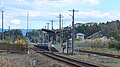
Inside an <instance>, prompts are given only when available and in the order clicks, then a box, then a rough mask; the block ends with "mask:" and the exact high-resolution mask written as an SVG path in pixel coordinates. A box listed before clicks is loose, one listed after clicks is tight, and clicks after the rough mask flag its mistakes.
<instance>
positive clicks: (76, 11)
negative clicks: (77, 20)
mask: <svg viewBox="0 0 120 67" xmlns="http://www.w3.org/2000/svg"><path fill="white" fill-rule="evenodd" d="M69 11H72V12H73V15H72V54H74V12H78V10H74V9H73V10H69Z"/></svg>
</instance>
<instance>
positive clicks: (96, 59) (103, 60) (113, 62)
mask: <svg viewBox="0 0 120 67" xmlns="http://www.w3.org/2000/svg"><path fill="white" fill-rule="evenodd" d="M70 57H72V58H75V59H80V60H83V61H86V62H92V63H95V64H102V65H105V66H110V67H119V66H120V60H119V59H115V58H109V57H101V56H98V55H93V54H91V55H90V56H89V55H88V54H85V53H83V54H82V53H81V54H77V55H72V56H70Z"/></svg>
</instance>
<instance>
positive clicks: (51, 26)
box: [51, 20, 53, 30]
mask: <svg viewBox="0 0 120 67" xmlns="http://www.w3.org/2000/svg"><path fill="white" fill-rule="evenodd" d="M51 29H52V30H53V20H51Z"/></svg>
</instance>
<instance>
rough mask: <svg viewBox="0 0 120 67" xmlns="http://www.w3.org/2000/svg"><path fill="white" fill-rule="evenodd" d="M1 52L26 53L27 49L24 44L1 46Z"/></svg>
mask: <svg viewBox="0 0 120 67" xmlns="http://www.w3.org/2000/svg"><path fill="white" fill-rule="evenodd" d="M0 50H6V51H7V52H11V53H24V52H25V48H23V46H22V44H0Z"/></svg>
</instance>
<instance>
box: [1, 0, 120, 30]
mask: <svg viewBox="0 0 120 67" xmlns="http://www.w3.org/2000/svg"><path fill="white" fill-rule="evenodd" d="M119 3H120V0H0V11H2V10H3V11H4V28H8V26H11V28H14V29H26V28H27V25H26V24H27V23H26V15H27V12H29V29H41V28H44V26H46V25H47V24H46V23H50V20H54V28H59V23H58V18H57V17H58V15H59V14H62V15H63V16H64V18H63V20H64V23H63V24H64V26H69V25H71V16H70V15H69V14H71V15H72V12H70V11H69V10H72V9H76V10H79V12H76V13H75V23H85V22H98V23H99V22H106V21H112V20H117V19H120V7H119V6H120V5H119ZM0 15H1V13H0ZM1 27H2V26H1V16H0V28H1ZM50 28H51V25H50Z"/></svg>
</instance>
